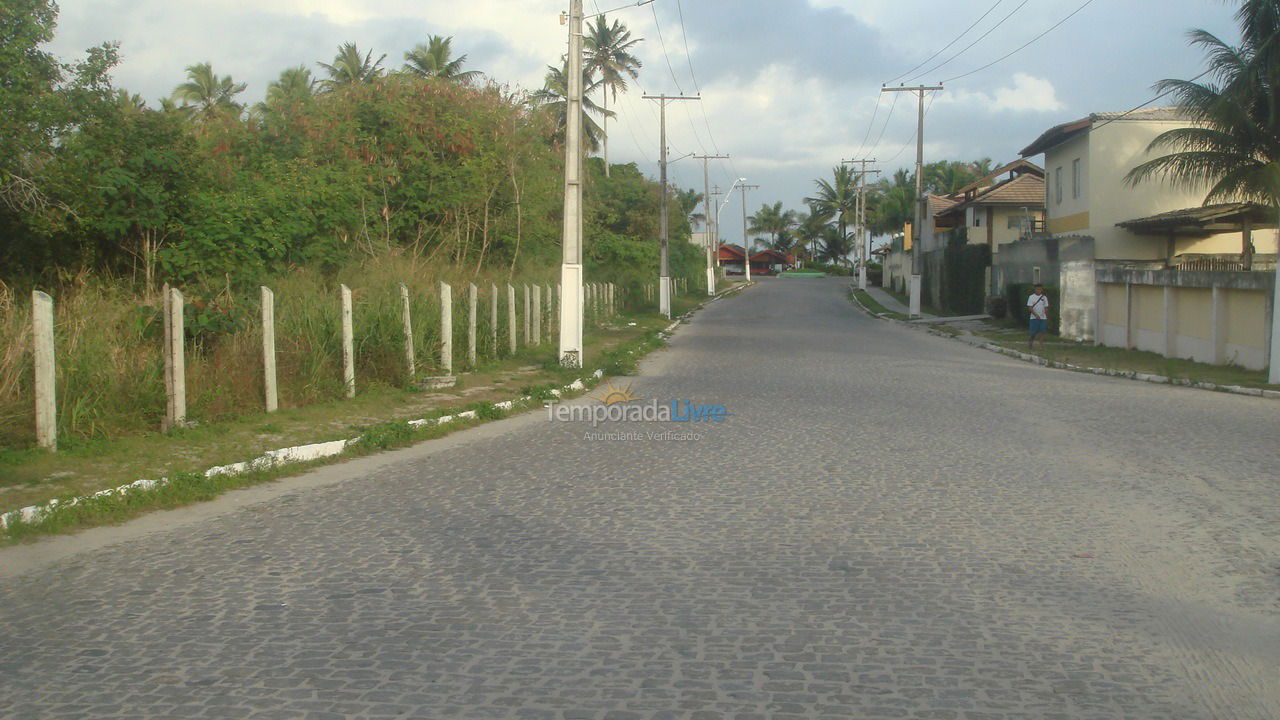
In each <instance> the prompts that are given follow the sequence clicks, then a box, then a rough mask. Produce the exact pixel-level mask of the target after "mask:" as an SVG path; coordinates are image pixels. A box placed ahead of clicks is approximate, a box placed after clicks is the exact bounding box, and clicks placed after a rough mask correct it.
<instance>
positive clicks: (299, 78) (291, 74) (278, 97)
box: [265, 65, 316, 107]
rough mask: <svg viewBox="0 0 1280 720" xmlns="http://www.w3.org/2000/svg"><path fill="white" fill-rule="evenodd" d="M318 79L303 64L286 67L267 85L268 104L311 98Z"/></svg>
mask: <svg viewBox="0 0 1280 720" xmlns="http://www.w3.org/2000/svg"><path fill="white" fill-rule="evenodd" d="M315 88H316V81H315V79H314V78H312V77H311V71H310V70H308V69H307V68H306V67H304V66H302V65H298V66H297V67H291V68H285V69H284V70H282V71H281V72H280V77H279V78H277V79H275V80H272V81H271V83H270V84H269V85H267V99H266V103H265V104H266V105H267V106H268V107H273V106H276V105H279V104H281V103H286V102H297V101H306V100H310V99H311V98H312V97H313V96H314V94H315Z"/></svg>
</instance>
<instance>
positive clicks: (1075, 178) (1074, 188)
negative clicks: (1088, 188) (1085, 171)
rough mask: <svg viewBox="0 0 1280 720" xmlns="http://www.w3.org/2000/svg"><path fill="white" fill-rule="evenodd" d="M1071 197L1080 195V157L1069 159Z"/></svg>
mask: <svg viewBox="0 0 1280 720" xmlns="http://www.w3.org/2000/svg"><path fill="white" fill-rule="evenodd" d="M1071 197H1073V198H1079V197H1080V158H1076V159H1075V160H1072V161H1071Z"/></svg>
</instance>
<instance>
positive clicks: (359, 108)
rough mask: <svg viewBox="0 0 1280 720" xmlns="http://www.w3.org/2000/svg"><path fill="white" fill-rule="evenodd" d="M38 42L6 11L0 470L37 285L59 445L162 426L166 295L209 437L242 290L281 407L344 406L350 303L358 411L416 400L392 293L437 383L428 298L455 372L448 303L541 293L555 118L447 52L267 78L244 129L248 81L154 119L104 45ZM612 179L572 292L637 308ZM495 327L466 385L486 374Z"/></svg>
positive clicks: (0, 64)
mask: <svg viewBox="0 0 1280 720" xmlns="http://www.w3.org/2000/svg"><path fill="white" fill-rule="evenodd" d="M55 19H56V6H55V5H54V4H53V3H52V2H50V1H49V0H14V2H12V3H9V4H7V5H6V6H5V8H4V10H3V11H0V38H4V43H3V45H0V115H2V116H3V117H4V118H5V122H4V123H3V125H0V236H2V237H4V238H5V242H3V243H0V448H3V447H9V448H21V447H26V446H29V445H30V444H31V443H32V441H33V436H34V428H33V426H32V411H31V408H32V406H33V399H32V392H33V391H32V386H31V384H32V370H31V346H30V327H31V325H30V321H31V317H30V300H29V297H30V296H29V291H30V290H31V289H33V288H39V289H42V290H46V291H48V292H50V293H51V294H52V295H53V296H54V300H55V308H56V331H55V334H56V337H55V343H56V348H57V350H56V354H57V373H58V377H57V385H58V405H59V416H58V422H59V435H60V438H61V439H62V441H63V442H64V447H73V446H74V445H75V443H76V442H83V441H89V440H92V439H100V438H109V437H117V436H120V435H124V434H130V433H137V432H141V431H144V430H147V429H153V428H155V427H156V426H157V425H158V423H159V421H160V418H161V415H162V414H163V409H164V397H163V362H162V359H161V356H160V338H161V332H162V328H161V325H162V323H161V319H160V312H159V311H160V306H161V299H160V295H159V292H158V290H159V287H160V285H161V284H162V283H165V282H168V283H172V284H173V285H175V286H178V287H180V288H181V289H182V290H183V292H184V293H185V295H186V297H187V299H188V306H187V316H186V329H187V342H188V344H187V389H188V406H189V413H188V414H189V417H190V418H191V419H192V420H194V421H197V422H202V423H205V422H212V421H216V420H219V419H224V418H227V417H232V416H235V415H236V414H239V413H244V412H246V411H250V410H255V409H256V408H257V407H258V405H259V402H260V397H261V384H262V379H261V369H260V363H261V360H260V358H259V352H258V350H257V349H256V348H258V346H259V343H260V337H261V329H260V327H259V322H258V312H259V302H258V285H268V286H270V287H271V288H272V289H273V290H274V291H275V295H276V313H275V314H276V321H277V327H276V343H277V352H278V362H279V373H278V375H279V378H280V394H281V402H282V406H283V407H291V406H299V405H304V404H307V403H312V402H318V401H323V400H327V399H332V398H336V397H339V396H340V394H341V392H342V383H341V370H340V366H341V351H340V345H339V333H340V329H339V314H338V312H337V308H338V285H339V284H346V285H348V286H350V287H351V288H352V290H353V291H354V293H355V323H354V324H355V329H356V356H357V388H358V389H361V390H363V389H364V388H366V387H369V386H370V385H373V386H378V385H385V386H393V387H396V386H403V385H404V384H406V383H407V382H408V381H409V380H410V378H408V377H407V376H406V374H405V371H404V363H403V339H402V335H401V330H400V304H399V303H400V301H399V295H398V292H399V290H398V285H399V284H401V283H403V284H405V285H406V286H407V287H408V288H409V289H410V294H411V297H412V298H413V303H414V305H413V316H414V329H415V337H414V339H413V342H414V346H415V348H416V354H417V357H418V362H419V366H420V371H421V372H424V373H432V372H434V371H435V370H437V369H438V368H434V367H433V362H434V358H435V357H436V348H437V347H438V345H439V341H440V337H439V333H440V330H439V322H438V318H439V307H438V300H437V298H438V295H437V283H438V282H439V281H441V280H445V281H449V282H451V283H452V284H453V285H454V301H455V321H454V332H455V338H454V347H455V364H457V360H456V358H457V357H459V356H460V355H462V353H460V352H458V350H457V349H458V348H465V338H466V324H465V322H463V321H462V319H463V318H465V317H466V316H465V310H466V302H465V286H466V283H468V282H474V283H476V284H477V285H478V286H479V287H480V289H481V296H482V304H481V308H482V310H487V307H488V305H487V303H488V297H489V288H490V286H491V285H493V284H496V285H498V287H499V289H500V291H501V290H502V288H503V286H504V285H505V283H507V282H509V281H510V282H516V283H525V282H536V283H541V284H550V285H552V286H554V285H555V283H556V282H557V280H558V272H557V269H558V263H559V257H560V247H559V238H560V230H561V209H562V189H563V186H562V165H563V147H562V145H561V143H560V141H559V140H558V139H557V137H556V128H557V127H558V126H559V125H562V124H563V119H562V118H559V117H557V112H561V113H562V112H563V109H562V108H559V109H558V108H557V106H556V105H555V104H554V103H539V102H537V101H536V100H534V99H532V98H531V97H530V96H529V95H527V94H525V93H523V92H519V91H513V90H511V89H510V88H508V87H506V86H503V85H500V84H498V83H496V82H493V81H488V82H483V81H481V80H480V78H479V77H478V76H477V75H476V74H475V73H474V72H473V71H467V70H463V69H462V61H463V60H465V55H463V56H459V57H456V58H454V57H453V56H452V52H453V51H452V49H451V47H450V44H449V42H448V39H447V38H434V37H433V38H431V39H430V41H429V42H428V43H425V44H422V45H420V46H418V47H416V48H414V49H413V50H411V51H410V52H408V53H406V60H407V64H406V66H405V67H404V68H403V69H401V70H398V71H387V70H386V69H385V68H383V67H382V62H383V60H384V59H385V56H383V57H381V58H380V57H378V56H376V55H374V54H372V53H369V52H362V51H360V50H359V49H358V48H357V47H356V46H355V45H353V44H350V43H347V44H344V45H343V46H342V47H340V48H339V49H338V53H337V55H336V57H335V58H333V60H332V62H329V63H322V64H321V67H322V68H323V71H324V73H325V74H327V77H324V78H313V77H312V75H311V71H310V70H308V69H307V68H306V67H305V66H298V67H292V68H288V69H285V70H284V71H283V72H282V73H281V75H280V77H279V79H278V80H277V81H275V82H273V83H272V85H271V87H270V88H269V90H268V92H267V94H266V97H265V99H264V101H263V102H261V103H259V104H257V105H254V106H252V107H247V106H245V105H244V104H242V103H241V102H240V100H239V98H238V96H239V95H240V93H242V92H243V91H244V90H245V87H244V85H243V84H241V83H236V82H234V81H233V80H232V79H231V78H230V77H226V76H219V75H217V74H216V72H215V71H214V69H213V66H212V64H210V63H197V64H194V65H191V66H189V67H188V68H187V69H186V82H183V83H181V84H180V85H178V87H177V89H176V90H175V93H174V97H173V98H172V99H166V100H165V101H163V102H162V103H161V104H160V106H159V107H151V106H149V105H148V104H147V103H146V102H144V101H143V99H142V98H140V97H138V96H136V95H131V94H129V93H128V92H127V91H126V90H123V89H119V88H116V87H114V86H113V84H112V81H111V77H110V71H111V68H112V67H113V66H114V64H115V62H116V58H117V55H116V48H115V47H114V46H113V45H110V44H105V45H103V46H100V47H98V48H95V49H93V50H91V51H90V52H89V53H88V54H87V55H86V57H85V58H84V59H83V60H81V61H79V62H77V63H74V64H67V63H63V62H61V61H59V60H58V59H56V58H54V57H53V56H52V55H50V54H49V53H48V52H46V51H45V50H44V49H43V46H44V44H45V43H47V42H48V41H49V40H50V39H52V37H53V32H54V24H55ZM178 79H179V78H178V77H177V73H175V81H177V80H178ZM613 89H614V90H615V91H616V90H617V88H616V86H615V87H614V88H613ZM610 170H611V172H608V173H606V168H605V166H604V163H603V162H601V161H600V160H598V159H590V161H589V162H588V163H587V189H586V198H585V202H586V217H585V225H586V233H585V237H586V245H585V270H586V275H587V278H588V279H589V280H592V281H605V280H607V281H610V282H614V283H616V284H617V285H619V287H620V293H619V299H620V300H621V301H622V302H624V303H637V302H639V301H640V299H641V298H642V297H643V294H642V293H641V292H640V284H641V283H644V282H651V281H652V279H653V278H654V277H655V276H656V274H657V264H658V251H657V240H656V238H657V236H658V231H657V229H658V224H659V216H658V212H659V200H660V198H659V189H658V185H657V183H656V182H654V181H652V180H650V179H648V178H646V177H645V176H644V175H643V174H642V173H641V172H640V171H639V170H638V169H637V168H636V167H635V166H634V165H622V166H613V167H612V168H611V169H610ZM675 199H676V202H674V203H671V207H670V217H669V219H670V226H671V229H672V230H671V234H672V239H673V242H672V243H671V248H672V252H671V270H672V275H673V276H675V277H677V278H686V279H688V280H690V281H691V282H690V286H691V287H692V286H696V284H697V283H700V282H701V278H702V276H703V271H702V263H703V260H702V255H701V254H700V253H699V252H697V250H696V248H694V247H693V246H692V245H690V244H689V243H687V242H683V241H684V240H686V239H687V238H688V237H689V233H690V226H689V213H690V212H692V210H693V209H694V206H695V205H696V203H697V201H698V199H699V198H698V196H697V195H696V194H695V193H692V192H678V193H675ZM502 299H503V300H504V301H505V293H502ZM520 300H521V301H522V297H521V298H520ZM520 312H521V314H523V304H521V309H520ZM500 317H501V322H503V323H505V306H504V308H503V312H502V313H500ZM488 318H489V313H488V312H487V311H482V312H481V313H479V319H480V322H479V325H480V331H479V333H478V335H479V337H480V339H481V344H480V352H479V355H480V361H481V363H483V362H486V361H490V360H493V359H496V358H497V357H499V356H500V355H501V354H502V347H503V343H502V342H499V343H497V344H494V343H492V342H491V341H490V332H489V319H488ZM504 327H505V326H504ZM500 340H501V337H500Z"/></svg>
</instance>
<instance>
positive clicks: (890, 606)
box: [0, 280, 1280, 720]
mask: <svg viewBox="0 0 1280 720" xmlns="http://www.w3.org/2000/svg"><path fill="white" fill-rule="evenodd" d="M843 289H844V284H843V283H842V282H839V281H836V280H765V281H762V282H761V283H759V285H758V286H757V287H755V288H753V289H751V290H750V291H749V292H747V293H745V294H744V295H743V296H742V297H740V298H736V299H733V300H728V301H724V302H718V303H714V304H712V305H711V306H710V307H708V308H707V309H706V310H705V311H703V312H702V313H700V314H699V315H697V316H696V317H695V319H694V320H693V322H692V323H691V324H690V325H689V326H688V327H686V328H684V329H682V330H681V331H680V332H679V333H678V335H677V336H676V338H675V339H674V340H673V341H672V343H671V347H670V348H669V349H667V350H664V351H661V352H659V353H657V354H656V355H654V356H652V357H651V358H650V360H648V361H646V366H645V368H644V371H643V372H642V376H641V377H639V378H635V379H634V388H635V391H636V392H637V394H638V395H640V396H641V397H642V398H644V399H646V400H647V399H651V398H656V399H658V400H660V401H664V402H666V401H669V400H671V399H673V398H674V399H680V400H685V399H688V400H691V401H693V402H695V403H707V404H714V403H721V404H724V405H726V406H727V407H728V408H729V410H730V411H731V412H732V413H733V415H732V417H731V418H730V419H729V421H728V422H725V423H720V424H701V425H690V424H676V423H667V424H664V423H650V424H630V425H626V426H624V425H621V424H614V425H612V426H609V427H603V426H602V427H601V428H597V430H596V432H633V433H640V434H641V435H640V436H639V437H638V439H630V440H624V439H609V438H610V437H612V436H608V435H605V436H593V435H590V434H589V431H590V428H589V426H584V425H583V424H580V423H556V422H548V421H547V420H546V419H545V414H544V413H541V412H539V413H534V414H530V415H525V416H522V417H519V418H513V419H510V420H506V421H502V423H499V424H496V425H490V426H486V428H482V429H480V430H478V431H470V432H469V434H468V438H464V439H463V441H462V442H456V441H455V442H453V443H451V444H443V445H442V444H438V443H437V444H431V443H428V444H427V445H425V446H422V447H419V448H415V449H411V450H408V451H401V452H399V453H397V454H395V455H393V456H391V458H392V461H389V462H383V463H382V465H381V466H380V468H379V469H378V470H376V471H363V470H361V468H362V467H365V466H364V465H362V464H361V462H363V461H361V462H357V463H355V464H353V465H350V466H344V467H346V468H347V470H344V471H343V472H348V473H349V475H350V477H348V478H347V479H346V480H344V481H343V482H341V483H338V484H335V485H332V486H329V487H324V488H318V489H316V488H313V489H309V490H306V491H298V492H295V493H291V494H287V495H284V496H283V497H280V498H278V499H277V500H275V501H274V502H271V503H266V504H261V505H257V506H252V507H248V508H242V509H239V510H234V511H228V512H223V513H220V514H219V513H214V514H211V515H210V517H208V518H206V519H204V520H201V521H199V522H193V523H187V524H184V525H182V526H181V527H175V528H172V529H169V530H161V531H159V532H153V533H150V534H148V535H146V536H144V537H139V538H136V539H133V540H130V541H128V542H125V543H121V544H116V545H112V546H108V547H102V548H99V549H96V550H91V551H88V552H85V553H83V554H79V555H76V556H74V557H71V558H69V559H64V560H61V561H59V562H57V563H56V564H52V565H45V566H43V567H37V568H35V569H33V570H31V571H29V572H26V573H25V574H20V575H13V574H12V573H10V574H9V575H8V576H6V577H2V578H0V646H2V647H3V651H2V652H0V715H3V716H4V717H7V718H46V717H48V718H73V717H74V718H94V719H97V718H144V717H146V718H150V717H169V718H314V719H316V720H322V719H327V718H348V717H414V718H548V719H551V718H563V719H568V718H598V719H601V720H604V719H608V720H621V719H624V718H637V719H638V718H697V719H699V720H710V719H712V718H789V717H797V718H798V717H832V718H836V717H854V718H936V719H939V720H947V719H956V720H988V719H990V720H995V719H1006V718H1098V719H1100V720H1102V719H1106V720H1111V719H1114V718H1176V719H1178V720H1195V719H1200V718H1205V719H1207V718H1217V719H1230V718H1256V719H1258V720H1263V719H1271V718H1277V717H1280V624H1278V619H1280V507H1278V505H1280V503H1278V500H1277V499H1278V498H1280V481H1278V480H1277V473H1276V467H1277V466H1278V465H1280V453H1278V452H1277V439H1278V437H1277V434H1278V433H1277V431H1280V422H1278V418H1280V404H1277V403H1275V402H1274V401H1266V400H1262V399H1257V398H1248V397H1239V396H1232V395H1225V394H1215V393H1209V392H1203V391H1195V390H1190V389H1183V388H1172V387H1166V386H1155V385H1148V384H1144V383H1137V382H1130V381H1124V380H1117V379H1110V378H1102V377H1095V376H1089V375H1082V374H1073V373H1067V372H1062V371H1054V370H1047V369H1044V368H1039V367H1035V366H1031V365H1026V364H1022V363H1018V362H1015V361H1012V360H1009V359H1007V358H1003V357H1001V356H997V355H993V354H989V353H986V352H983V351H980V350H975V349H972V348H969V347H966V346H963V345H961V344H960V343H956V342H952V341H948V340H945V339H940V338H936V337H932V336H929V335H926V334H924V333H921V332H916V331H912V330H909V329H904V328H901V327H898V326H893V325H889V324H887V323H882V322H879V321H875V320H872V319H869V318H866V317H865V316H863V315H860V314H859V313H858V312H856V311H855V310H854V309H853V308H852V307H850V305H849V304H848V303H847V301H846V300H845V299H844V297H843ZM669 430H675V431H676V432H677V433H683V432H692V433H696V434H697V435H698V436H699V437H697V438H696V439H687V440H681V439H679V437H680V436H679V435H678V434H677V435H669V436H662V437H661V438H659V439H649V438H648V437H646V436H645V435H644V433H649V432H653V433H662V432H664V431H669ZM329 471H330V472H333V469H332V468H331V469H329ZM155 517H159V516H153V518H155ZM91 536H92V534H90V535H89V536H85V537H91ZM24 552H26V553H30V552H33V550H32V549H31V548H19V549H17V550H9V551H6V552H5V553H2V554H0V563H3V562H5V561H9V562H12V561H14V559H15V558H18V557H19V555H17V554H15V553H24Z"/></svg>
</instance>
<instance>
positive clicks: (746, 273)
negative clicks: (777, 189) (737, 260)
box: [738, 183, 760, 285]
mask: <svg viewBox="0 0 1280 720" xmlns="http://www.w3.org/2000/svg"><path fill="white" fill-rule="evenodd" d="M759 187H760V186H759V185H747V184H745V183H743V184H742V185H739V186H738V189H739V190H742V277H743V281H744V282H745V283H746V284H748V285H750V284H751V247H750V244H749V243H748V242H747V191H748V190H755V189H757V188H759Z"/></svg>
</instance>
